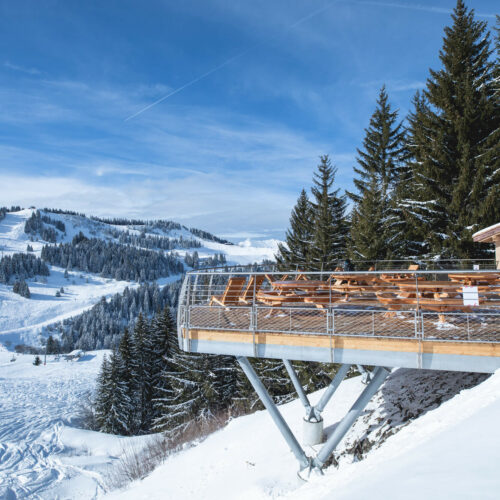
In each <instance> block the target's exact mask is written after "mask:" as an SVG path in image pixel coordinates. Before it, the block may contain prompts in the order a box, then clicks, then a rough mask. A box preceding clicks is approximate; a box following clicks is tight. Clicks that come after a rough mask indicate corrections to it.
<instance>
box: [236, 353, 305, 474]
mask: <svg viewBox="0 0 500 500" xmlns="http://www.w3.org/2000/svg"><path fill="white" fill-rule="evenodd" d="M236 359H237V361H238V363H239V364H240V366H241V368H242V369H243V371H244V372H245V375H246V376H247V378H248V380H249V381H250V383H251V384H252V386H253V388H254V389H255V392H256V393H257V394H258V395H259V398H260V400H261V401H262V403H263V404H264V406H265V407H266V410H267V411H268V412H269V414H270V415H271V417H272V419H273V420H274V423H275V424H276V426H277V427H278V429H279V431H280V432H281V434H282V435H283V437H284V438H285V440H286V442H287V443H288V446H290V449H291V450H292V452H293V454H294V455H295V457H296V458H297V460H298V461H299V463H300V470H304V469H307V468H308V467H310V464H311V459H310V458H309V457H308V456H307V455H306V454H305V452H304V450H303V449H302V447H301V446H300V444H299V442H298V441H297V439H296V438H295V436H294V435H293V433H292V431H291V430H290V427H288V424H287V423H286V422H285V419H284V418H283V416H282V415H281V413H280V412H279V410H278V408H277V407H276V405H275V403H274V401H273V399H272V398H271V396H270V395H269V393H268V392H267V390H266V388H265V387H264V384H263V383H262V382H261V380H260V378H259V377H258V375H257V374H256V373H255V370H254V369H253V367H252V365H251V364H250V361H248V358H245V357H243V356H236Z"/></svg>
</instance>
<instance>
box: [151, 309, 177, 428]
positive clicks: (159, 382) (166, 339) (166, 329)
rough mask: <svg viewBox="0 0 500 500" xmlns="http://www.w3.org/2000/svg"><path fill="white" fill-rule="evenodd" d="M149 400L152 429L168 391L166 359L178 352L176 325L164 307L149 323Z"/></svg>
mask: <svg viewBox="0 0 500 500" xmlns="http://www.w3.org/2000/svg"><path fill="white" fill-rule="evenodd" d="M150 329H151V338H152V342H151V343H152V351H151V380H152V389H151V399H152V412H153V414H152V417H151V422H152V424H151V425H152V427H153V428H154V427H155V426H156V422H157V421H158V419H160V418H161V415H162V406H161V399H162V398H163V397H164V395H165V392H166V391H168V389H169V384H168V379H167V377H164V371H165V368H166V366H167V362H168V359H169V358H171V357H172V356H173V355H174V353H176V352H178V350H179V349H178V343H177V335H176V324H175V321H174V319H173V318H172V314H171V313H170V308H169V307H168V306H166V307H165V308H164V309H163V311H161V312H158V313H157V314H156V315H155V316H154V318H153V319H152V321H151V328H150Z"/></svg>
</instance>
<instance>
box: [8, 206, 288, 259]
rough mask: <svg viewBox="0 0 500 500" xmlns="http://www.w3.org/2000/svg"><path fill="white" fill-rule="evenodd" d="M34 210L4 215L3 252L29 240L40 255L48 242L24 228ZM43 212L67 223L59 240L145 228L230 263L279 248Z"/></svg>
mask: <svg viewBox="0 0 500 500" xmlns="http://www.w3.org/2000/svg"><path fill="white" fill-rule="evenodd" d="M34 211H35V210H34V209H25V210H21V211H19V212H10V213H8V214H7V215H6V217H5V219H3V220H1V221H0V255H2V254H3V255H8V254H12V253H16V252H26V247H27V245H28V244H31V245H32V246H33V250H34V251H35V255H39V253H40V251H41V249H42V247H43V245H44V244H46V243H45V242H43V241H35V242H31V241H30V238H29V235H27V234H26V233H25V232H24V224H25V222H26V220H27V219H29V218H30V217H31V215H32V214H33V212H34ZM41 213H42V214H43V215H47V216H49V217H50V218H51V219H53V220H55V221H61V222H62V223H64V225H65V228H66V232H65V234H62V233H60V232H58V233H57V234H58V243H61V242H62V243H68V242H70V241H71V240H72V239H73V237H74V236H76V235H77V234H78V233H79V232H82V233H83V234H84V235H85V236H86V237H88V238H101V239H105V240H108V241H115V242H116V241H117V240H116V238H115V237H114V234H116V233H117V232H126V231H128V232H129V233H130V234H135V235H138V234H140V233H141V231H144V230H145V231H146V234H147V235H149V236H159V237H163V238H170V239H173V238H180V237H183V238H186V239H188V238H189V239H194V240H197V241H199V242H200V244H201V247H200V248H193V249H190V250H188V251H189V252H190V253H192V252H193V251H194V250H196V251H197V252H198V254H199V256H200V257H201V258H206V257H211V256H213V255H215V254H216V253H223V254H225V255H226V258H227V261H228V264H251V263H254V262H260V261H262V260H263V259H274V254H275V253H276V251H277V248H278V243H279V241H278V240H274V239H270V240H261V241H256V242H255V243H252V241H251V240H249V239H246V240H244V241H243V242H241V243H239V244H235V245H228V244H223V243H218V242H216V241H211V240H208V239H202V238H200V237H198V236H196V235H195V234H193V233H192V232H190V231H189V229H187V228H185V227H184V226H181V228H180V229H171V230H168V231H166V230H162V229H159V228H155V227H145V226H137V225H133V224H131V225H115V224H105V223H103V222H99V221H96V220H93V219H91V218H88V217H83V216H81V215H68V214H56V213H52V212H47V213H45V212H43V211H41ZM177 252H178V253H179V255H181V256H183V255H184V254H185V253H186V250H182V249H179V250H177Z"/></svg>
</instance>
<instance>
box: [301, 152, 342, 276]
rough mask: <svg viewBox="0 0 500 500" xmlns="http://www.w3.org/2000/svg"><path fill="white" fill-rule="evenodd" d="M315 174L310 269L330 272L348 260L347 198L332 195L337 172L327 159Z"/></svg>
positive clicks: (321, 163) (337, 193)
mask: <svg viewBox="0 0 500 500" xmlns="http://www.w3.org/2000/svg"><path fill="white" fill-rule="evenodd" d="M320 160H321V162H320V164H319V165H318V170H317V172H315V173H314V177H313V183H314V186H313V188H312V193H313V196H314V200H313V201H312V208H313V214H314V215H313V243H312V246H311V253H310V255H311V260H310V261H311V267H312V268H314V269H317V270H323V269H324V270H331V269H334V268H335V264H336V263H337V262H338V261H339V259H342V258H343V257H344V256H345V250H346V235H347V232H348V224H347V221H346V217H345V205H346V203H345V196H340V195H339V190H338V189H337V190H335V191H331V188H332V186H333V183H334V181H335V174H336V172H337V169H336V168H335V167H333V166H332V165H331V163H330V159H329V158H328V156H327V155H325V156H322V157H321V158H320Z"/></svg>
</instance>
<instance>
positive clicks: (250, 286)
mask: <svg viewBox="0 0 500 500" xmlns="http://www.w3.org/2000/svg"><path fill="white" fill-rule="evenodd" d="M265 279H266V277H265V276H264V275H263V274H258V275H253V276H252V277H251V278H250V279H249V280H248V283H247V286H246V287H245V290H244V291H243V295H241V296H240V297H239V301H240V302H242V303H243V304H249V303H251V302H253V300H254V299H255V292H258V291H259V290H260V287H261V286H262V283H264V280H265Z"/></svg>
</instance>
